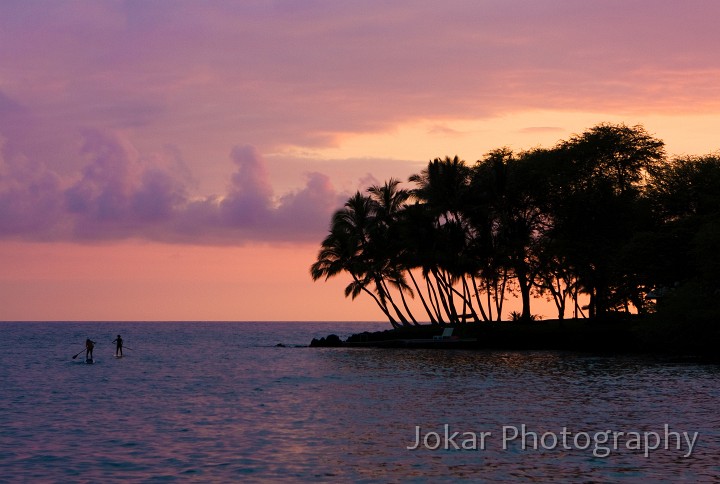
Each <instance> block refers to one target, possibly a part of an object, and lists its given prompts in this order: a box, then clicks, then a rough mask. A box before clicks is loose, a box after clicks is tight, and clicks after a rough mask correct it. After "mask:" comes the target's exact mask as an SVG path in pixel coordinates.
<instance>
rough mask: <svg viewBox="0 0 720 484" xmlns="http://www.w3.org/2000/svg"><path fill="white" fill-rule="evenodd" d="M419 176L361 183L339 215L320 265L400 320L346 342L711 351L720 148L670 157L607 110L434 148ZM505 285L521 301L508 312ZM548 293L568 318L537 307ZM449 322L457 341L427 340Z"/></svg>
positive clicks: (318, 275)
mask: <svg viewBox="0 0 720 484" xmlns="http://www.w3.org/2000/svg"><path fill="white" fill-rule="evenodd" d="M409 183H410V184H411V187H410V188H401V184H400V181H398V180H395V179H391V180H389V181H387V182H385V183H384V184H383V185H375V186H372V187H369V188H368V189H367V191H366V193H360V192H357V193H356V194H355V195H353V196H352V197H351V198H350V199H349V200H348V201H347V202H346V203H345V206H344V207H343V208H341V209H340V210H338V211H337V212H335V214H334V215H333V217H332V221H331V223H330V230H329V234H328V235H327V237H326V238H325V239H324V240H323V242H322V244H321V249H320V251H319V253H318V256H317V260H316V262H315V263H314V264H313V265H312V267H311V269H310V271H311V275H312V277H313V279H314V280H319V279H324V280H327V279H328V278H330V277H335V276H338V275H340V274H343V275H346V276H349V284H348V286H347V287H346V288H345V296H346V297H348V296H350V297H352V298H353V299H354V298H356V297H358V296H360V295H363V296H364V297H370V298H372V300H373V301H374V302H375V303H376V304H377V306H378V308H379V310H380V311H381V312H382V314H384V316H385V317H386V318H387V320H388V321H389V322H390V324H391V326H392V328H393V330H392V331H391V332H388V333H383V334H381V335H379V336H373V335H375V334H376V333H367V334H365V335H364V336H363V335H355V336H353V337H351V338H349V339H348V341H347V342H340V344H344V345H360V344H372V345H374V346H378V345H379V341H380V340H381V339H382V340H383V341H396V342H399V341H404V342H407V341H409V340H423V339H429V340H430V341H429V342H428V345H430V346H432V345H434V346H438V345H443V346H453V347H458V346H462V345H460V344H459V341H462V340H472V339H475V340H476V341H475V347H502V348H518V349H524V348H528V349H530V348H532V349H576V350H583V349H592V350H597V349H603V348H604V349H611V350H617V351H663V352H665V351H673V350H675V351H679V352H697V353H702V354H711V353H713V352H714V351H715V348H716V346H717V343H718V342H719V341H720V331H719V330H718V321H719V320H720V303H719V300H720V278H719V277H718V276H719V275H720V253H719V251H718V249H720V155H718V154H717V153H714V154H708V155H702V156H674V157H669V156H667V155H666V153H665V149H664V143H663V142H662V141H661V140H659V139H656V138H654V137H653V136H651V135H650V134H648V133H647V131H646V130H645V129H644V128H643V127H642V126H632V127H629V126H626V125H624V124H619V125H615V124H599V125H597V126H595V127H593V128H591V129H589V130H587V131H586V132H584V133H582V134H580V135H573V136H572V137H570V139H569V140H566V141H560V142H559V143H558V144H557V145H556V146H554V147H552V148H533V149H531V150H528V151H522V152H513V151H512V150H510V149H509V148H499V149H496V150H493V151H491V152H489V153H488V154H486V155H485V156H484V157H483V158H482V159H480V160H478V161H477V162H475V163H474V164H472V165H471V164H468V163H466V162H465V161H463V160H461V159H459V158H458V157H457V156H456V157H454V158H449V157H446V158H444V159H441V158H436V159H434V160H431V161H430V162H429V163H428V165H427V167H426V168H425V169H423V170H422V171H421V172H420V173H419V174H415V175H412V176H411V177H410V178H409ZM509 297H518V298H519V300H520V301H521V302H522V309H521V310H520V311H518V312H513V313H511V314H509V315H507V314H505V313H504V303H505V302H506V301H507V299H508V298H509ZM537 298H544V299H546V300H548V301H552V302H554V303H555V307H556V309H557V319H554V320H548V321H537V320H538V319H539V317H538V316H536V315H534V314H533V313H532V303H533V301H534V300H536V299H537ZM411 300H415V301H416V302H415V303H413V304H412V305H411V304H410V301H411ZM411 306H412V308H411ZM418 308H421V309H418ZM414 312H418V314H414ZM504 317H505V318H507V319H510V320H511V321H512V322H508V321H502V319H503V318H504ZM421 321H426V322H429V323H426V324H421ZM448 326H450V327H453V328H454V330H453V331H454V335H455V337H456V339H455V340H453V341H452V342H448V341H442V342H438V341H434V340H432V336H437V335H439V334H440V333H441V332H442V328H443V327H448ZM428 335H430V337H429V338H428V337H427V336H428ZM362 338H365V340H366V341H361V340H362ZM338 340H339V338H338ZM332 342H333V343H338V341H336V340H335V339H333V341H332ZM326 343H327V342H326ZM467 343H468V344H467V345H466V346H473V345H472V344H470V341H467ZM383 344H384V345H389V343H383ZM399 344H400V343H398V345H399ZM402 344H405V345H407V344H408V343H402Z"/></svg>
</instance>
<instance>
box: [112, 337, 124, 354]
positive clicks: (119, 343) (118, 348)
mask: <svg viewBox="0 0 720 484" xmlns="http://www.w3.org/2000/svg"><path fill="white" fill-rule="evenodd" d="M113 343H117V346H116V347H115V356H122V345H123V340H122V338H121V337H120V335H118V336H117V338H115V340H114V341H113Z"/></svg>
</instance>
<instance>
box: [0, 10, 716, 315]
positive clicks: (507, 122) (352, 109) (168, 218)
mask: <svg viewBox="0 0 720 484" xmlns="http://www.w3.org/2000/svg"><path fill="white" fill-rule="evenodd" d="M717 18H720V2H716V1H714V0H685V1H683V2H678V1H674V0H673V1H668V0H602V1H592V2H590V1H578V0H535V1H520V0H467V1H460V0H445V1H443V2H435V1H422V0H420V1H395V2H386V1H375V0H363V1H343V2H337V1H332V0H330V1H315V0H303V1H291V0H287V1H284V0H283V1H281V0H278V1H252V0H250V1H242V2H238V1H234V0H228V1H222V0H217V1H207V2H198V1H194V0H155V1H145V0H113V1H105V0H92V1H70V0H58V1H51V0H43V1H39V0H4V1H2V2H0V320H9V321H14V320H139V321H146V320H147V321H150V320H232V321H251V320H255V321H257V320H261V321H325V320H327V321H357V320H359V321H373V320H379V321H380V320H382V319H383V316H382V314H381V313H380V311H379V310H378V309H377V308H376V307H375V306H374V304H373V303H372V301H370V300H369V299H367V298H362V297H361V298H359V299H357V300H355V301H351V300H349V299H345V298H344V295H343V288H344V286H345V285H346V284H347V283H348V282H349V281H348V280H347V278H343V276H339V277H338V278H337V280H330V281H328V282H324V283H323V282H316V283H314V282H313V281H312V280H311V278H310V275H309V267H310V265H311V264H312V263H313V262H314V260H315V257H316V254H317V251H318V249H319V244H320V241H321V240H322V239H323V237H324V236H325V234H326V232H327V229H328V224H329V221H330V217H331V214H332V213H333V212H334V211H335V210H337V209H338V208H340V207H341V206H342V204H343V203H344V201H345V200H346V199H347V198H348V197H349V196H350V195H351V194H353V193H354V192H355V191H356V190H361V191H363V190H365V189H366V188H367V187H369V186H370V185H373V184H376V183H382V182H384V181H385V180H387V179H389V178H391V177H394V178H398V179H401V180H407V178H408V176H409V175H411V174H413V173H417V172H419V171H420V170H421V169H422V168H423V166H425V165H426V164H427V162H428V161H429V160H431V159H433V158H436V157H444V156H454V155H458V156H460V157H461V158H462V159H464V160H466V161H468V162H469V163H472V162H474V161H475V160H478V159H480V158H482V157H483V155H484V154H485V153H487V152H489V151H490V150H493V149H496V148H500V147H504V146H507V147H510V148H512V149H514V150H522V149H528V148H532V147H537V146H546V147H550V146H553V145H554V144H555V143H557V142H558V141H560V140H563V139H567V138H568V137H569V136H571V135H572V134H575V133H582V132H583V131H584V130H586V129H588V128H590V127H592V126H595V125H596V124H598V123H602V122H612V123H625V124H627V125H636V124H641V125H643V126H644V127H645V128H646V129H647V131H648V132H650V133H651V134H653V135H654V136H656V137H657V138H659V139H661V140H663V141H664V142H665V143H666V149H667V151H668V153H669V154H671V155H672V154H677V155H680V154H705V153H711V152H716V151H717V150H719V149H720V137H718V133H719V132H720V56H718V55H717V52H718V48H720V30H718V29H717V26H716V20H717ZM541 306H542V304H540V303H539V304H538V308H537V312H539V313H541V314H542V312H543V309H542V307H541ZM510 307H511V306H510ZM508 311H510V309H508ZM551 315H552V314H551V313H549V314H547V315H546V316H551Z"/></svg>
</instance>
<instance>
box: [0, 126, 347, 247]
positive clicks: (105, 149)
mask: <svg viewBox="0 0 720 484" xmlns="http://www.w3.org/2000/svg"><path fill="white" fill-rule="evenodd" d="M79 155H81V156H84V157H85V158H86V159H87V164H86V165H85V166H84V167H83V169H82V170H81V172H80V173H79V174H78V175H77V176H76V177H75V179H74V180H70V181H66V182H63V180H62V179H61V177H59V176H58V175H57V174H55V173H54V172H52V171H51V170H48V169H43V170H42V171H33V170H28V169H26V168H27V167H26V165H23V164H11V163H8V162H6V161H5V159H4V158H3V159H0V175H1V176H0V238H8V237H15V238H22V239H30V240H74V241H102V240H116V239H127V238H144V239H149V240H160V241H165V242H189V243H195V244H208V243H209V244H243V243H246V242H249V241H274V242H298V241H307V240H318V239H320V238H321V237H322V236H323V233H324V231H325V230H326V228H327V227H326V224H327V222H328V220H329V219H330V215H331V213H332V212H333V211H334V210H336V209H337V208H338V207H339V206H341V205H342V203H343V202H344V200H345V199H346V197H347V194H342V193H339V192H338V191H336V190H335V188H334V187H333V185H332V183H331V182H330V179H329V178H328V177H327V176H326V175H323V174H321V173H316V172H314V173H310V174H308V175H307V184H306V186H305V187H304V188H302V189H300V190H297V191H294V192H288V193H286V194H284V195H281V196H280V197H275V196H274V194H273V188H272V186H271V183H270V180H269V177H268V174H267V169H266V162H265V160H264V158H263V157H262V156H261V154H260V153H259V152H258V150H257V149H256V148H255V147H253V146H250V145H243V146H236V147H235V148H234V149H233V150H232V152H231V153H230V160H231V161H232V162H233V163H234V165H235V167H236V171H235V173H233V174H232V176H231V178H230V182H229V184H228V190H227V192H226V193H223V194H213V195H208V196H192V195H190V193H191V191H190V190H189V188H188V186H187V184H186V182H185V178H186V177H185V176H184V172H183V170H182V169H177V170H174V169H173V168H175V167H176V166H177V163H178V161H177V160H176V159H173V158H172V157H170V158H168V156H164V157H163V156H161V155H156V156H154V157H149V158H143V156H142V155H141V154H140V153H139V152H138V151H137V150H136V149H135V148H134V146H133V145H132V144H130V143H129V142H128V141H127V140H126V139H124V138H122V137H121V136H119V135H117V134H114V133H108V132H100V131H97V130H87V131H85V132H84V143H83V145H82V148H81V150H80V152H79ZM148 159H150V160H151V161H152V163H147V160H148Z"/></svg>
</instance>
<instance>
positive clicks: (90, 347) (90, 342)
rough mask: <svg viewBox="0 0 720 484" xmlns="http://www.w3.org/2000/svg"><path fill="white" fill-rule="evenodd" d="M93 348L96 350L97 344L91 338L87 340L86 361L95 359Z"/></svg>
mask: <svg viewBox="0 0 720 484" xmlns="http://www.w3.org/2000/svg"><path fill="white" fill-rule="evenodd" d="M93 348H95V342H94V341H93V340H91V339H90V338H88V339H86V340H85V359H86V360H92V359H93Z"/></svg>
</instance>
